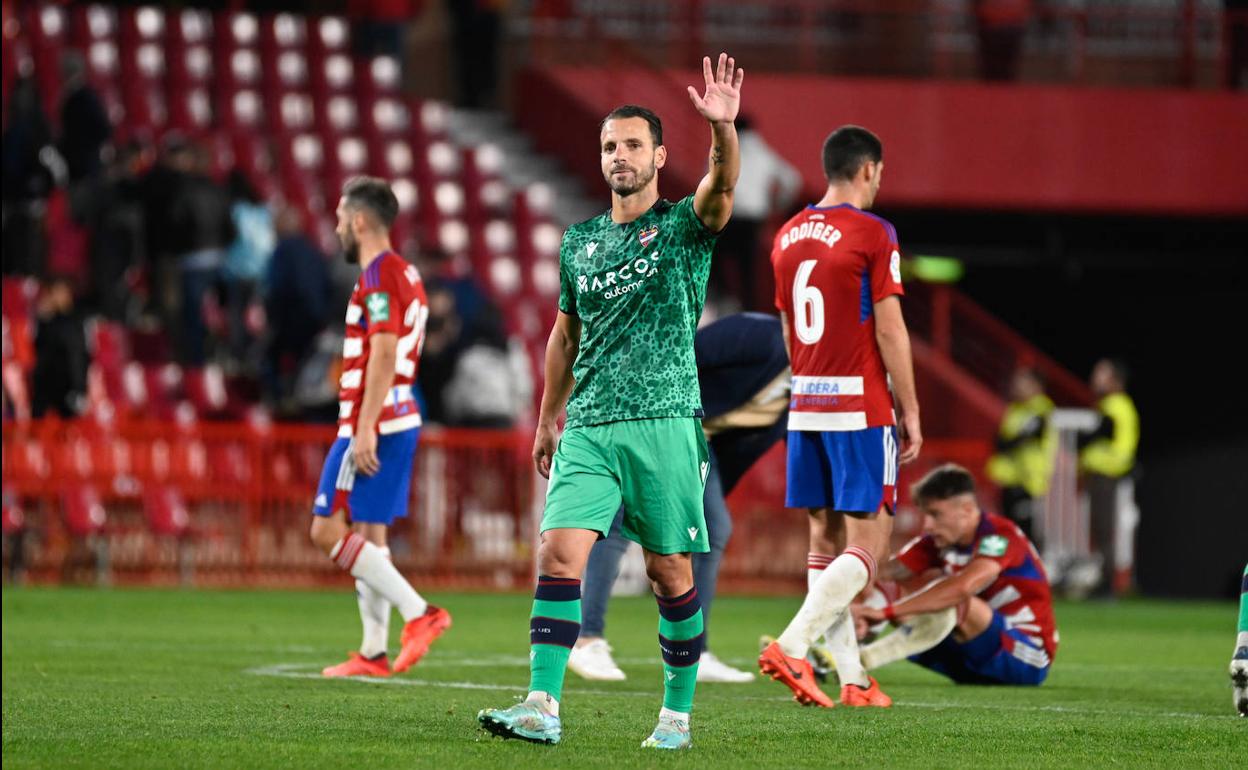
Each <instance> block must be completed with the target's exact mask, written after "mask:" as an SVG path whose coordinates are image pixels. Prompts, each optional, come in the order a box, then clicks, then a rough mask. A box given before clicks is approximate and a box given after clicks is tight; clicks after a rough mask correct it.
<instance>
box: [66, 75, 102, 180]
mask: <svg viewBox="0 0 1248 770" xmlns="http://www.w3.org/2000/svg"><path fill="white" fill-rule="evenodd" d="M61 77H62V78H63V80H64V86H63V89H62V92H61V93H62V94H63V96H62V99H61V141H60V148H61V155H63V156H64V157H65V164H66V166H67V170H68V172H69V183H70V185H71V186H72V185H74V184H75V183H77V182H80V181H82V180H86V179H90V178H93V177H96V176H98V175H99V174H100V172H101V171H102V170H103V168H104V161H103V151H104V148H105V146H106V145H107V144H108V140H109V139H111V138H112V135H113V126H112V124H111V123H110V122H109V120H108V111H107V110H106V109H105V108H104V102H103V100H102V99H100V95H99V94H98V93H97V92H96V90H95V89H94V88H93V87H92V86H91V84H90V83H89V82H88V81H87V66H86V62H85V61H84V60H83V58H82V53H80V52H79V51H76V50H68V51H66V52H65V53H64V54H63V55H62V56H61Z"/></svg>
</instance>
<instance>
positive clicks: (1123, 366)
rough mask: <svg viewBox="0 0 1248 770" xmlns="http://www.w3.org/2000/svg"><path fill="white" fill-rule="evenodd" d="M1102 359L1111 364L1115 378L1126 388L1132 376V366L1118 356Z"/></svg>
mask: <svg viewBox="0 0 1248 770" xmlns="http://www.w3.org/2000/svg"><path fill="white" fill-rule="evenodd" d="M1101 361H1103V362H1104V363H1106V364H1109V368H1110V369H1113V370H1114V378H1115V379H1116V380H1118V384H1119V385H1121V386H1122V387H1124V388H1125V387H1127V380H1128V379H1130V377H1131V367H1130V366H1128V365H1127V362H1126V361H1125V360H1124V359H1122V358H1118V357H1116V356H1114V357H1110V358H1102V359H1101Z"/></svg>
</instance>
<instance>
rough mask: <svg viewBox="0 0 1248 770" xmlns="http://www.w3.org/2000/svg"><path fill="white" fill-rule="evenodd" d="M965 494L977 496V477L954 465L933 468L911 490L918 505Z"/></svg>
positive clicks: (911, 494)
mask: <svg viewBox="0 0 1248 770" xmlns="http://www.w3.org/2000/svg"><path fill="white" fill-rule="evenodd" d="M965 494H972V495H973V494H975V477H974V476H972V475H971V472H970V471H968V470H967V469H966V468H963V467H962V466H961V465H955V464H954V463H946V464H944V465H941V466H940V467H937V468H933V469H932V470H931V471H929V472H928V474H927V475H926V476H924V477H923V478H921V479H919V481H918V483H917V484H915V485H914V486H913V487H911V488H910V499H911V500H913V501H914V502H915V504H916V505H924V504H926V503H929V502H934V501H938V500H948V499H949V498H951V497H957V496H958V495H965Z"/></svg>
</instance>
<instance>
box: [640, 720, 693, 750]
mask: <svg viewBox="0 0 1248 770" xmlns="http://www.w3.org/2000/svg"><path fill="white" fill-rule="evenodd" d="M641 747H642V748H643V749H688V748H692V747H693V739H692V738H690V737H689V723H688V722H687V721H685V720H683V719H672V718H671V717H659V724H658V725H657V726H656V727H655V728H654V732H652V733H650V737H649V738H647V739H645V740H644V741H642V742H641Z"/></svg>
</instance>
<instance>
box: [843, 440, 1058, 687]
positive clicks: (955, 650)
mask: <svg viewBox="0 0 1248 770" xmlns="http://www.w3.org/2000/svg"><path fill="white" fill-rule="evenodd" d="M911 498H912V499H913V500H914V503H915V505H916V506H918V508H919V510H920V511H922V513H923V515H924V519H923V534H922V535H920V536H919V537H917V538H915V539H914V540H912V541H910V542H909V543H908V544H907V545H906V546H905V547H904V548H902V549H901V551H900V552H899V553H898V554H897V555H896V556H894V557H893V559H892V560H891V561H890V562H889V563H888V564H887V565H886V566H885V568H884V569H883V570H881V572H882V573H883V575H884V577H885V578H887V579H889V580H896V581H899V582H902V583H909V586H908V587H909V588H910V589H912V590H913V589H917V590H914V592H913V593H909V594H908V595H906V596H905V597H904V598H902V599H900V600H899V601H897V602H896V603H893V604H885V605H884V606H882V607H861V608H857V614H858V615H859V617H861V618H862V619H863V620H866V621H867V622H868V623H880V622H883V621H889V622H892V623H893V624H894V625H895V626H896V627H897V628H896V630H894V631H893V632H892V633H890V634H888V635H887V636H885V637H883V638H882V639H880V640H879V641H876V642H873V643H871V644H869V645H867V646H866V647H863V649H862V662H863V665H865V666H866V667H867V668H868V669H875V668H878V667H880V666H884V665H887V664H889V663H892V662H894V661H897V660H901V659H902V658H905V657H909V658H910V660H912V661H914V662H915V663H918V664H919V665H920V666H924V667H926V668H930V669H931V670H933V671H936V672H938V673H941V674H944V675H945V676H947V677H949V678H950V679H952V680H953V681H955V682H961V683H967V684H1017V685H1037V684H1040V683H1041V682H1043V681H1044V679H1045V677H1046V676H1048V673H1049V667H1050V666H1051V665H1052V662H1053V657H1054V655H1055V654H1056V653H1057V626H1056V621H1055V620H1054V617H1053V597H1052V595H1051V594H1050V592H1049V578H1048V575H1047V574H1045V571H1044V565H1043V564H1042V563H1041V561H1040V555H1039V554H1038V553H1037V552H1036V547H1035V546H1034V545H1033V544H1032V543H1031V541H1029V540H1028V539H1027V536H1026V535H1024V534H1023V531H1022V530H1021V529H1020V528H1019V527H1018V525H1017V524H1015V523H1014V522H1012V521H1010V520H1009V519H1007V518H1005V517H1004V516H998V515H996V514H993V513H987V512H985V511H982V510H981V509H980V507H979V502H978V500H977V499H976V497H975V480H974V479H973V478H972V477H971V474H970V473H969V472H968V471H967V470H966V469H965V468H961V467H959V466H957V465H952V464H950V465H943V466H941V467H939V468H936V469H935V470H933V471H931V472H930V473H928V474H927V475H926V476H924V477H923V479H921V480H920V481H919V483H918V484H916V485H915V486H914V488H913V489H912V490H911ZM934 575H935V576H937V577H936V578H935V580H933V576H934ZM886 593H888V594H892V595H896V592H895V591H886ZM951 632H952V633H951Z"/></svg>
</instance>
